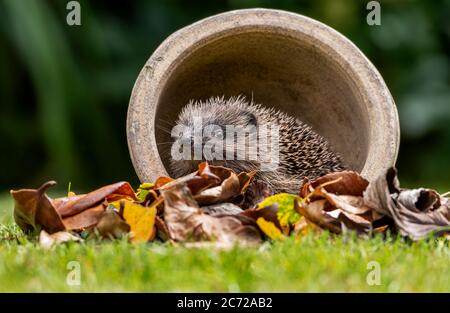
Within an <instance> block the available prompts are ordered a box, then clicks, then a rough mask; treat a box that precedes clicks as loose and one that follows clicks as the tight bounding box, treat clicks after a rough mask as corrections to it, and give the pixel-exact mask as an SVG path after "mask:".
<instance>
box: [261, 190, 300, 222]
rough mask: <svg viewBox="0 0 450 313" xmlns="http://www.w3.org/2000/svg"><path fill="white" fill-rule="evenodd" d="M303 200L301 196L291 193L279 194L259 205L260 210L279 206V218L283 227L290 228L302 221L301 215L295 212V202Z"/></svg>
mask: <svg viewBox="0 0 450 313" xmlns="http://www.w3.org/2000/svg"><path fill="white" fill-rule="evenodd" d="M296 200H301V199H300V197H299V196H296V195H292V194H289V193H279V194H276V195H273V196H270V197H268V198H266V199H264V200H263V201H262V202H260V203H258V209H263V208H265V207H267V206H271V205H273V204H277V206H278V212H277V218H278V220H279V221H280V225H281V226H288V225H293V224H295V223H297V222H298V221H299V220H300V219H301V215H300V214H298V212H296V211H295V208H294V202H295V201H296Z"/></svg>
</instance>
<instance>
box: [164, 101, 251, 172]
mask: <svg viewBox="0 0 450 313" xmlns="http://www.w3.org/2000/svg"><path fill="white" fill-rule="evenodd" d="M256 129H257V117H256V116H255V114H254V113H252V112H251V110H249V107H248V104H247V103H246V102H245V101H243V99H242V98H231V99H228V100H224V98H223V97H222V98H211V99H209V100H207V101H206V102H197V103H194V102H190V103H189V104H188V105H186V106H185V107H184V108H183V110H182V112H181V113H180V115H179V117H178V121H177V125H176V126H175V127H174V129H173V131H172V137H173V138H174V143H173V145H172V150H171V153H172V158H171V168H172V170H173V172H174V174H175V175H179V176H181V175H186V174H188V173H190V172H193V171H195V170H196V169H197V166H198V164H199V163H200V162H202V161H205V160H206V161H208V162H209V163H210V164H214V165H224V166H230V162H231V163H235V162H239V163H240V165H241V167H242V168H243V169H244V170H245V169H246V168H248V166H249V164H244V163H243V162H247V161H249V158H247V155H246V152H247V149H246V145H247V144H248V142H249V140H256V137H257V134H256V132H257V131H256ZM243 141H244V142H243ZM246 142H247V144H246ZM186 150H188V151H186ZM242 156H244V157H242Z"/></svg>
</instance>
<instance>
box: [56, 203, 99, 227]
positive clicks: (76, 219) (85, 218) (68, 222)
mask: <svg viewBox="0 0 450 313" xmlns="http://www.w3.org/2000/svg"><path fill="white" fill-rule="evenodd" d="M104 212H105V206H104V205H103V204H99V205H97V206H95V207H93V208H89V209H87V210H84V211H83V212H80V213H78V214H76V215H72V216H69V217H66V218H64V219H63V223H64V226H65V228H66V229H67V230H82V229H84V228H89V227H92V226H95V225H96V224H97V223H98V222H99V221H100V219H101V218H102V216H103V213H104Z"/></svg>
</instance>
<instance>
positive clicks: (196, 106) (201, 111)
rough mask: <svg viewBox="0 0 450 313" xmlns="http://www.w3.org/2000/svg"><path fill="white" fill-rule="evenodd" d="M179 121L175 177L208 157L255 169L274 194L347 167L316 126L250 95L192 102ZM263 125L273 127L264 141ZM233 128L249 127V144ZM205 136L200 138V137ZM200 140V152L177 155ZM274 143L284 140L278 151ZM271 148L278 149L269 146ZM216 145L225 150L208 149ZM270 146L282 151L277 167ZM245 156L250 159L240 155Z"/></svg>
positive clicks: (220, 163)
mask: <svg viewBox="0 0 450 313" xmlns="http://www.w3.org/2000/svg"><path fill="white" fill-rule="evenodd" d="M196 121H197V125H199V124H198V123H199V121H200V122H201V124H200V127H201V129H200V132H198V131H197V133H196V132H195V127H196V124H195V123H196ZM176 125H177V127H178V130H177V131H175V132H174V131H172V137H173V138H175V140H174V141H173V143H172V146H171V152H172V153H171V158H170V169H171V172H172V174H173V175H174V176H175V177H181V176H184V175H187V174H189V173H191V172H194V171H195V170H196V169H197V166H198V164H199V163H200V162H203V161H208V163H209V164H213V165H218V166H224V167H227V168H231V169H232V170H233V171H235V172H237V173H239V172H251V171H255V172H256V174H255V180H256V181H262V182H263V183H265V184H267V185H268V186H269V188H270V189H271V191H272V192H273V193H281V192H287V193H293V194H297V193H298V192H299V188H300V186H301V185H302V184H303V181H304V179H305V178H306V177H307V178H309V179H315V178H317V177H320V176H322V175H325V174H327V173H330V172H335V171H340V170H344V169H346V166H345V165H344V163H343V161H342V158H341V156H340V155H339V154H338V153H336V152H335V151H334V150H333V148H332V147H331V145H330V144H329V143H328V142H327V140H325V139H324V138H323V137H322V136H320V135H319V134H318V133H317V132H315V131H314V130H313V129H312V127H311V126H309V125H307V124H306V123H304V122H302V121H300V120H299V119H297V118H295V117H292V116H289V115H288V114H286V113H284V112H282V111H280V110H276V109H274V108H268V107H265V106H263V105H262V104H256V103H254V102H253V100H252V101H247V100H246V98H245V97H244V96H237V97H230V98H225V97H223V96H222V97H211V98H209V99H207V100H206V101H194V100H191V101H190V102H189V103H188V104H187V105H186V106H184V107H183V108H182V110H181V112H180V114H179V116H178V119H177V121H176ZM230 125H231V126H233V127H234V129H233V128H231V127H229V126H230ZM263 126H264V127H266V129H267V128H269V131H268V132H266V133H264V134H268V135H267V136H268V138H266V140H258V139H260V138H258V135H260V134H259V132H258V131H259V130H260V129H262V127H263ZM230 129H232V130H236V129H245V130H249V131H248V132H244V135H243V137H244V139H245V142H244V141H238V139H237V136H236V135H235V134H230V133H229V132H230ZM271 129H274V130H278V135H277V138H275V136H273V133H271V132H270V130H271ZM180 130H183V131H180ZM197 130H198V126H197ZM255 130H256V131H255ZM199 134H200V136H201V137H200V138H199V137H198V136H197V137H195V136H196V135H199ZM260 137H261V136H260ZM272 137H273V138H272ZM230 138H231V139H230ZM196 139H197V146H196V147H197V148H200V150H197V151H199V152H198V153H197V155H195V153H194V152H193V150H189V151H188V153H187V154H184V157H183V158H180V156H179V155H178V156H176V157H174V156H175V155H176V153H179V152H180V144H182V143H184V144H186V143H187V144H191V146H192V147H194V148H195V144H196V143H195V142H196V141H195V140H196ZM255 139H256V142H257V144H256V145H257V152H256V156H255V154H253V155H251V154H250V153H249V151H250V149H249V145H250V140H255ZM275 139H276V140H275ZM241 140H242V137H241ZM252 142H255V141H252ZM272 143H273V145H274V146H275V145H276V144H278V149H277V150H274V149H273V147H272ZM192 144H193V145H192ZM267 146H270V147H269V148H270V149H272V150H270V149H267V148H268V147H267ZM211 147H219V148H220V149H211V151H212V153H211V152H209V151H210V150H208V149H205V148H211ZM216 150H217V151H216ZM269 150H270V151H276V152H277V153H278V156H276V158H275V159H276V161H277V162H276V164H275V166H273V164H272V163H274V162H272V161H273V160H268V158H267V156H265V155H263V154H264V153H267V151H269ZM243 152H244V154H242V153H243ZM239 153H241V154H239ZM242 155H244V158H242V157H240V158H239V157H237V156H242ZM268 162H269V163H270V162H272V163H270V164H269V163H268ZM268 165H271V166H268Z"/></svg>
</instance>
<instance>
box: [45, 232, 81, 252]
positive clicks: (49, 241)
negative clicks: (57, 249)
mask: <svg viewBox="0 0 450 313" xmlns="http://www.w3.org/2000/svg"><path fill="white" fill-rule="evenodd" d="M68 241H83V239H81V238H80V237H77V236H75V235H73V234H71V233H69V232H66V231H59V232H56V233H53V234H51V235H50V234H48V233H47V232H46V231H45V230H41V233H40V234H39V244H40V245H41V247H43V248H44V249H50V248H51V247H53V246H54V245H58V244H61V243H64V242H68Z"/></svg>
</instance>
